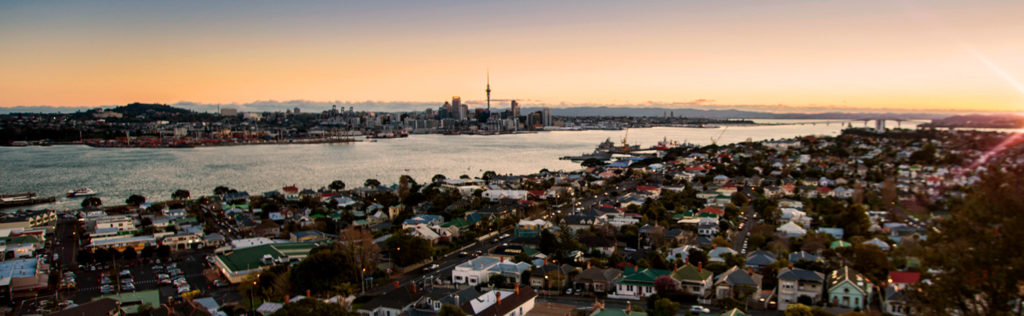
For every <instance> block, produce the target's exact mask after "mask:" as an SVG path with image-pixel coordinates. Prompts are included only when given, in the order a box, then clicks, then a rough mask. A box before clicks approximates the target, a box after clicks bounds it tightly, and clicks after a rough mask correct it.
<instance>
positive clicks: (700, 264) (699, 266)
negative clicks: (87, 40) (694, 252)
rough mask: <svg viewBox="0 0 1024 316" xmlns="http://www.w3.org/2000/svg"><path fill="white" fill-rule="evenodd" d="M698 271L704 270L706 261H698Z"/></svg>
mask: <svg viewBox="0 0 1024 316" xmlns="http://www.w3.org/2000/svg"><path fill="white" fill-rule="evenodd" d="M697 272H704V263H703V262H698V263H697Z"/></svg>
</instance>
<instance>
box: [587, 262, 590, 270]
mask: <svg viewBox="0 0 1024 316" xmlns="http://www.w3.org/2000/svg"><path fill="white" fill-rule="evenodd" d="M587 270H590V262H589V261H588V262H587Z"/></svg>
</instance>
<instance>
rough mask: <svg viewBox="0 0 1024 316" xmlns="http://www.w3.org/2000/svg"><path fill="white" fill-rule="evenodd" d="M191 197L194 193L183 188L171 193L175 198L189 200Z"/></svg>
mask: <svg viewBox="0 0 1024 316" xmlns="http://www.w3.org/2000/svg"><path fill="white" fill-rule="evenodd" d="M190 197H192V194H191V193H189V192H188V190H183V189H178V190H177V191H174V193H173V194H171V198H172V199H175V200H188V199H189V198H190Z"/></svg>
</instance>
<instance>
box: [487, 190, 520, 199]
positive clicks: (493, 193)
mask: <svg viewBox="0 0 1024 316" xmlns="http://www.w3.org/2000/svg"><path fill="white" fill-rule="evenodd" d="M527 194H529V191H526V190H487V191H484V192H483V194H481V196H482V197H483V198H485V199H489V200H491V201H496V200H502V199H513V200H525V199H526V196H527Z"/></svg>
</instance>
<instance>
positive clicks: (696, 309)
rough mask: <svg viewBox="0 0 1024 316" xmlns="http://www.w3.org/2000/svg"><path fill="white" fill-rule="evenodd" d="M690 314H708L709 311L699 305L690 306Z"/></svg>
mask: <svg viewBox="0 0 1024 316" xmlns="http://www.w3.org/2000/svg"><path fill="white" fill-rule="evenodd" d="M690 312H692V313H710V312H711V309H710V308H707V307H704V306H700V305H693V306H690Z"/></svg>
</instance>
